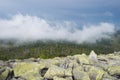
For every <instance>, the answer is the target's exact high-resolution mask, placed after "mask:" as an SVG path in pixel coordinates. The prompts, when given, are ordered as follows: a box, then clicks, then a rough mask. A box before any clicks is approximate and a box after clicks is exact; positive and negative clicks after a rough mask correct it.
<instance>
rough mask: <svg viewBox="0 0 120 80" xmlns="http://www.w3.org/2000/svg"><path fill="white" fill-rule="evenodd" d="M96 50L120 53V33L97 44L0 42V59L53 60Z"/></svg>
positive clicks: (101, 52) (105, 52)
mask: <svg viewBox="0 0 120 80" xmlns="http://www.w3.org/2000/svg"><path fill="white" fill-rule="evenodd" d="M91 50H95V51H96V53H98V54H107V53H112V52H114V51H120V31H119V30H118V31H116V33H115V34H114V35H113V36H112V38H111V39H102V40H101V41H97V42H96V43H82V44H76V43H75V42H68V41H49V40H46V41H28V42H24V43H21V44H20V43H16V40H0V59H4V60H7V59H13V58H29V57H41V58H52V57H56V56H67V55H74V54H81V53H86V54H88V53H89V52H90V51H91Z"/></svg>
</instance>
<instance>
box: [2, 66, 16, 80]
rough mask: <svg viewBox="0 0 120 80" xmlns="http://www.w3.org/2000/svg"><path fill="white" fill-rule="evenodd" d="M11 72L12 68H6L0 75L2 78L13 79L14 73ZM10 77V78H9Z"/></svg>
mask: <svg viewBox="0 0 120 80" xmlns="http://www.w3.org/2000/svg"><path fill="white" fill-rule="evenodd" d="M10 73H11V69H10V68H8V67H7V68H6V69H5V70H4V71H3V72H2V73H1V75H0V77H1V79H2V80H9V79H11V78H12V77H13V76H14V75H10ZM8 78H9V79H8Z"/></svg>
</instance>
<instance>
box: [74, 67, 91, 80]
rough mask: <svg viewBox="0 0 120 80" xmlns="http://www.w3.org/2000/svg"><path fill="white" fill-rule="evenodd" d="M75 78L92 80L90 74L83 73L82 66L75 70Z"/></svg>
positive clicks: (77, 79) (76, 79)
mask: <svg viewBox="0 0 120 80" xmlns="http://www.w3.org/2000/svg"><path fill="white" fill-rule="evenodd" d="M73 77H74V79H75V80H90V78H89V76H88V74H87V73H86V72H84V71H83V68H82V67H81V66H79V67H77V68H74V69H73Z"/></svg>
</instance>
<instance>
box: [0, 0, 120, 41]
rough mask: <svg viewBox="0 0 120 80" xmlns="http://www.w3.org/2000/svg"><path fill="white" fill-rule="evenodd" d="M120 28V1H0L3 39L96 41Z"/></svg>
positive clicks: (0, 36) (0, 37) (1, 37)
mask: <svg viewBox="0 0 120 80" xmlns="http://www.w3.org/2000/svg"><path fill="white" fill-rule="evenodd" d="M116 28H120V0H0V39H11V38H12V39H13V38H14V39H18V40H43V39H50V40H68V41H75V42H77V43H83V42H92V43H93V42H96V41H97V40H101V39H102V38H111V36H110V34H113V33H114V32H115V31H116ZM18 35H19V36H18Z"/></svg>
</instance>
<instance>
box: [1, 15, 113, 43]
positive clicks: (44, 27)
mask: <svg viewBox="0 0 120 80" xmlns="http://www.w3.org/2000/svg"><path fill="white" fill-rule="evenodd" d="M76 25H77V24H75V23H74V22H70V21H64V22H63V23H54V22H50V21H47V20H45V19H42V18H39V17H36V16H29V15H22V14H17V15H15V16H12V17H11V18H10V19H0V39H17V40H23V41H26V40H44V39H47V40H53V41H54V40H67V41H75V42H77V43H83V42H92V43H95V42H96V41H97V40H101V39H102V38H110V35H111V34H113V33H114V32H115V26H114V24H111V23H99V24H97V25H84V26H83V27H82V29H79V28H77V27H75V26H76Z"/></svg>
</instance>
